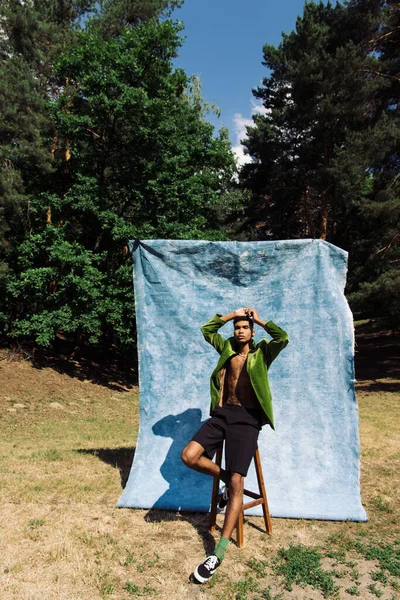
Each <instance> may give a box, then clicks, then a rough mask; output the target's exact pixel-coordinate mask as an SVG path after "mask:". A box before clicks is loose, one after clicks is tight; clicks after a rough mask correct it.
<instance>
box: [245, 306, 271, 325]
mask: <svg viewBox="0 0 400 600" xmlns="http://www.w3.org/2000/svg"><path fill="white" fill-rule="evenodd" d="M245 311H246V316H247V317H250V318H251V319H253V321H254V323H256V324H257V325H261V327H264V325H265V323H266V321H264V319H262V318H261V317H260V316H259V314H258V312H257V311H256V309H255V308H245Z"/></svg>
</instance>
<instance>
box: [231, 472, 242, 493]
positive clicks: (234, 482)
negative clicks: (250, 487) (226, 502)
mask: <svg viewBox="0 0 400 600" xmlns="http://www.w3.org/2000/svg"><path fill="white" fill-rule="evenodd" d="M243 487H244V476H243V475H241V474H240V473H232V476H231V478H230V481H229V491H230V493H231V494H241V493H242V492H243Z"/></svg>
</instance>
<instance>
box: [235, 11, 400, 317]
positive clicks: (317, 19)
mask: <svg viewBox="0 0 400 600" xmlns="http://www.w3.org/2000/svg"><path fill="white" fill-rule="evenodd" d="M398 18H399V9H398V5H395V3H393V2H384V1H379V2H377V1H375V0H351V1H349V2H346V3H344V4H340V3H338V4H336V5H335V6H332V5H331V4H330V3H328V4H327V5H324V4H323V3H322V2H320V3H319V4H314V3H307V4H306V5H305V8H304V14H303V16H302V17H299V19H298V21H297V24H296V31H293V32H292V33H290V34H289V35H284V36H283V40H282V42H281V44H280V45H279V47H278V48H274V47H272V46H269V45H266V46H265V47H264V64H265V65H266V66H267V67H269V68H270V70H271V75H270V76H269V77H267V78H265V79H264V81H263V85H262V86H261V87H260V88H258V89H257V90H255V92H254V93H255V95H256V97H257V98H259V99H261V100H262V101H263V104H264V106H265V108H266V109H267V114H266V115H257V116H256V117H255V119H254V121H255V123H254V127H252V128H249V130H248V139H247V140H246V141H245V145H246V146H247V149H248V152H249V153H250V155H251V156H252V158H253V162H252V163H250V164H248V165H246V166H245V167H244V169H243V171H242V182H243V185H245V186H246V187H247V188H249V189H250V190H251V191H252V194H253V197H252V202H251V204H250V210H251V213H250V223H251V224H252V226H253V228H256V231H257V235H258V236H262V237H317V238H321V239H327V240H329V241H331V242H333V243H335V244H337V245H339V246H341V247H343V248H345V249H346V250H349V251H350V273H349V282H350V287H349V290H350V291H354V292H355V291H356V290H357V289H358V286H361V287H360V288H359V292H358V293H357V294H358V295H356V296H353V299H354V302H355V301H356V299H357V302H359V301H360V297H361V296H360V294H361V295H362V292H361V290H362V289H366V288H363V287H362V286H363V282H364V283H365V284H367V283H368V286H369V287H368V290H369V292H368V294H367V292H366V293H365V294H364V296H365V302H366V304H365V303H364V309H363V310H364V313H365V309H366V307H367V306H369V307H370V308H371V314H372V315H373V314H378V313H376V310H375V308H373V306H372V300H371V298H372V295H371V294H373V292H372V291H371V290H372V289H373V287H371V285H372V282H373V281H375V279H376V277H380V276H381V275H383V276H384V279H385V277H386V274H387V265H386V267H385V268H383V267H382V265H383V262H381V263H380V265H381V267H380V268H383V271H382V273H381V274H379V268H378V266H377V261H376V260H375V259H373V257H374V256H380V257H381V258H383V257H384V256H385V254H386V253H387V252H389V250H390V252H393V251H394V243H392V242H391V240H394V239H396V238H395V235H396V233H395V232H396V227H397V224H398V209H397V208H396V207H397V206H398V204H397V203H398V200H397V198H398V188H397V184H398V179H396V177H397V174H398V165H399V160H398V140H399V123H398V115H399V112H398V98H399V65H398V60H399V58H398V57H399V54H400V52H399V37H398V36H399V28H398V26H397V25H398ZM396 188H397V189H396ZM384 248H386V250H384ZM380 250H382V253H380ZM394 260H397V259H396V258H395V259H394ZM378 262H379V261H378ZM394 264H396V263H394ZM385 281H386V279H385ZM391 281H392V279H391ZM374 285H375V284H374ZM385 285H386V284H385ZM386 288H387V289H389V288H390V286H386ZM385 301H386V302H387V301H388V294H387V293H386V295H385ZM376 304H377V302H375V304H374V306H375V305H376ZM354 306H355V305H354ZM390 311H391V312H395V310H393V311H392V310H391V309H390ZM390 311H389V312H390ZM383 312H384V311H383ZM383 312H382V311H380V313H379V314H383ZM387 312H388V311H387ZM389 312H388V314H389Z"/></svg>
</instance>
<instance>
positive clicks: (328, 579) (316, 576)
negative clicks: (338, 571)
mask: <svg viewBox="0 0 400 600" xmlns="http://www.w3.org/2000/svg"><path fill="white" fill-rule="evenodd" d="M321 558H322V556H321V554H320V552H318V550H316V549H315V548H307V547H306V546H303V545H295V544H290V546H289V547H288V548H286V549H285V548H280V549H279V551H278V555H277V556H276V558H275V559H274V561H273V570H274V572H275V573H276V574H277V575H282V576H283V582H284V587H285V589H287V590H288V591H289V592H290V591H292V590H293V586H294V584H296V585H298V586H300V587H306V586H307V585H310V586H311V587H313V588H314V589H318V590H320V591H321V592H322V595H323V597H324V598H330V597H332V596H337V594H338V592H339V587H338V586H336V585H335V583H334V579H333V574H332V572H331V571H326V570H325V569H323V568H322V567H321ZM336 577H337V575H336Z"/></svg>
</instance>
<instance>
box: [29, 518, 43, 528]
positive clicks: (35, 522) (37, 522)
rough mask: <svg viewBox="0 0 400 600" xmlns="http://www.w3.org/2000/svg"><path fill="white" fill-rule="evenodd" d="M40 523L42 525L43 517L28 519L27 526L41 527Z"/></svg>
mask: <svg viewBox="0 0 400 600" xmlns="http://www.w3.org/2000/svg"><path fill="white" fill-rule="evenodd" d="M42 525H44V519H31V520H30V521H28V526H29V527H30V528H31V529H37V528H38V527H41V526H42Z"/></svg>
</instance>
